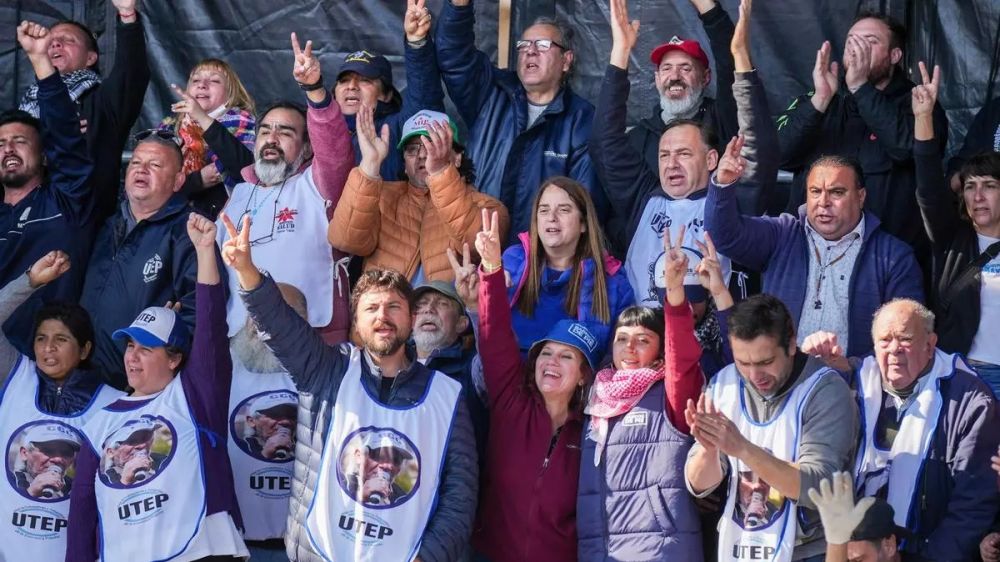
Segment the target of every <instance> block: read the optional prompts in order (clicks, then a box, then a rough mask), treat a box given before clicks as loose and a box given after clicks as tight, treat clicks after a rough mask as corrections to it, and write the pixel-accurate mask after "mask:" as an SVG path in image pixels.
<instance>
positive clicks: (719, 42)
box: [597, 0, 739, 171]
mask: <svg viewBox="0 0 1000 562" xmlns="http://www.w3.org/2000/svg"><path fill="white" fill-rule="evenodd" d="M691 4H693V5H694V7H695V9H697V10H698V17H699V18H700V19H701V23H702V25H703V26H704V27H705V33H706V34H707V35H708V41H709V44H710V45H711V47H712V53H713V54H715V65H716V68H715V70H716V72H715V98H714V99H713V98H710V97H708V96H706V95H705V93H706V92H705V90H706V89H707V88H708V85H709V83H710V82H711V81H712V69H711V67H709V63H708V56H707V55H706V54H705V51H704V50H703V49H702V47H701V45H700V44H699V43H698V42H697V41H695V40H694V39H684V38H681V37H678V36H676V35H674V36H673V37H671V39H670V40H669V41H667V42H666V43H663V44H662V45H659V46H657V47H656V48H655V49H653V50H652V52H650V54H649V60H650V62H652V63H653V66H654V67H655V70H654V72H653V81H654V85H655V87H656V93H657V96H658V97H659V103H657V104H656V106H655V107H654V108H653V110H652V112H651V113H650V115H649V117H647V118H645V119H643V120H641V121H639V123H638V124H636V126H635V127H634V128H633V129H632V130H630V131H629V132H628V141H629V144H630V145H631V146H632V148H633V149H635V150H636V151H637V152H638V153H639V154H641V155H642V156H643V158H644V159H645V161H646V166H647V167H648V168H649V169H650V170H651V171H655V170H656V169H657V168H658V167H659V166H658V161H659V141H660V136H661V135H663V130H664V127H665V126H666V124H667V123H669V122H671V121H673V120H674V119H693V120H695V121H698V122H699V123H702V124H703V125H704V126H705V127H706V128H708V129H709V130H711V131H713V132H714V133H715V134H716V136H717V138H719V139H728V138H732V137H733V136H734V135H736V133H737V131H738V130H739V124H738V123H737V120H736V100H735V99H734V97H733V93H734V92H733V71H734V70H735V68H734V66H733V65H734V62H733V57H732V55H731V54H730V48H729V44H730V42H731V41H732V40H733V32H734V27H733V21H732V19H730V18H729V16H728V15H727V14H726V11H725V10H723V9H722V5H721V4H719V3H716V0H691ZM626 61H627V59H626ZM626 65H627V62H626ZM604 86H605V87H612V88H614V89H615V91H616V92H617V93H618V95H616V96H615V97H614V98H613V100H614V101H613V103H616V104H617V103H620V104H621V105H622V107H623V108H624V106H625V103H626V102H627V101H628V89H629V81H628V67H627V66H626V67H624V68H623V67H619V66H617V65H616V64H615V63H614V62H612V64H610V65H608V70H607V73H606V74H605V84H604ZM623 89H624V91H623ZM601 112H602V108H601V106H600V105H598V110H597V115H600V114H601ZM714 148H715V149H716V150H721V149H723V148H724V145H716V146H715V147H714Z"/></svg>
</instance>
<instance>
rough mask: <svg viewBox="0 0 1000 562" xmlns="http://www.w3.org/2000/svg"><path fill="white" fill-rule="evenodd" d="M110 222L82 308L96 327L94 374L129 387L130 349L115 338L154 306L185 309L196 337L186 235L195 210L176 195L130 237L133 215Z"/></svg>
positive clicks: (190, 252) (192, 256)
mask: <svg viewBox="0 0 1000 562" xmlns="http://www.w3.org/2000/svg"><path fill="white" fill-rule="evenodd" d="M126 205H128V202H125V203H123V204H122V207H123V208H122V211H120V212H119V213H118V214H116V215H115V216H113V217H111V218H110V219H108V221H107V222H106V223H105V224H104V227H103V228H101V232H100V233H99V234H98V236H97V241H96V242H95V244H94V253H93V256H91V259H90V266H89V268H88V269H87V279H86V281H85V282H84V285H83V296H82V297H81V298H80V304H82V305H83V307H84V308H86V309H87V312H89V313H90V317H91V318H92V319H93V321H94V340H95V341H94V354H93V359H92V360H91V361H92V362H93V364H94V368H95V369H96V370H97V371H98V372H100V373H101V374H103V375H104V377H105V379H106V381H107V382H108V384H110V385H111V386H114V387H115V388H124V387H125V385H126V382H127V381H126V379H125V368H124V363H123V360H122V357H123V354H124V352H125V346H124V344H123V343H121V342H116V341H114V340H112V339H111V334H112V333H114V331H115V330H117V329H119V328H124V327H126V326H128V325H129V324H131V323H132V321H133V320H135V317H136V315H138V314H139V313H140V312H142V310H143V309H144V308H146V307H149V306H163V305H164V303H166V302H167V301H173V302H180V303H181V312H180V315H181V318H182V319H183V320H184V322H185V323H186V324H187V326H188V329H189V330H190V333H194V289H195V278H196V274H197V263H196V261H195V253H194V246H192V245H191V239H190V238H188V234H187V220H188V214H189V211H190V209H189V208H188V206H187V200H186V199H185V198H184V196H182V195H179V194H178V195H174V196H173V197H172V198H171V199H170V200H169V201H167V203H166V205H164V206H163V208H162V209H160V210H159V211H158V212H157V213H156V214H155V215H153V216H152V217H150V218H148V219H146V220H143V221H139V223H138V224H137V225H136V226H135V228H133V229H132V231H131V232H129V233H128V234H127V235H126V234H125V230H126V219H125V216H124V214H123V213H125V212H128V210H127V209H125V206H126Z"/></svg>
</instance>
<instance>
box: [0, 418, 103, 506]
mask: <svg viewBox="0 0 1000 562" xmlns="http://www.w3.org/2000/svg"><path fill="white" fill-rule="evenodd" d="M83 443H84V437H83V434H82V433H80V432H79V431H77V430H76V429H74V428H72V427H70V426H68V425H66V424H64V423H62V422H58V421H54V420H44V421H35V422H31V423H27V424H24V425H22V426H21V427H19V428H17V430H15V431H14V434H13V435H11V437H10V440H9V441H8V442H7V480H8V482H10V485H11V486H12V487H13V488H14V489H15V490H17V493H19V494H21V495H22V496H24V497H26V498H28V499H30V500H34V501H38V502H60V501H63V500H68V499H69V491H70V489H71V488H72V487H73V478H74V477H75V476H76V456H77V454H78V453H79V452H80V447H81V446H82V445H83Z"/></svg>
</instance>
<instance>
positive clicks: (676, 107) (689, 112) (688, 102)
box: [660, 88, 705, 124]
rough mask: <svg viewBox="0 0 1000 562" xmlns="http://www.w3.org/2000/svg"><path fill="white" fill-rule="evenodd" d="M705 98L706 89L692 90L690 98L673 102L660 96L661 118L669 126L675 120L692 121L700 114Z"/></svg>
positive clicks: (689, 94)
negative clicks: (702, 101)
mask: <svg viewBox="0 0 1000 562" xmlns="http://www.w3.org/2000/svg"><path fill="white" fill-rule="evenodd" d="M704 96H705V89H704V88H691V89H690V91H689V93H688V96H687V97H686V98H684V99H681V100H672V99H670V98H669V97H667V96H665V95H660V110H661V111H660V118H661V119H663V123H664V124H667V123H669V122H671V121H673V120H675V119H690V118H692V117H694V115H695V114H696V113H698V107H699V106H701V100H702V98H703V97H704Z"/></svg>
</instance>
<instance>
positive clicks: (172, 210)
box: [118, 193, 188, 222]
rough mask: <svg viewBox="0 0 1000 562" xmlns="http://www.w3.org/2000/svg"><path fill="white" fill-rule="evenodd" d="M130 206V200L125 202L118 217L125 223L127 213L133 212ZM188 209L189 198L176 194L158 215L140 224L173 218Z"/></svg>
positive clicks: (161, 208) (168, 200)
mask: <svg viewBox="0 0 1000 562" xmlns="http://www.w3.org/2000/svg"><path fill="white" fill-rule="evenodd" d="M128 204H129V203H128V199H126V200H125V201H123V203H122V208H121V212H120V213H119V215H118V217H119V218H120V219H121V220H122V221H123V222H128V218H127V217H126V216H125V213H127V212H131V207H129V206H128ZM187 208H188V199H187V197H186V196H184V194H183V193H174V194H173V195H171V196H170V199H167V202H166V203H164V204H163V206H162V207H160V210H159V211H156V213H154V214H153V216H151V217H149V218H148V219H143V220H141V221H138V222H159V221H162V220H164V219H168V218H171V217H173V216H174V215H176V214H178V213H181V212H183V211H184V210H186V209H187Z"/></svg>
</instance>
